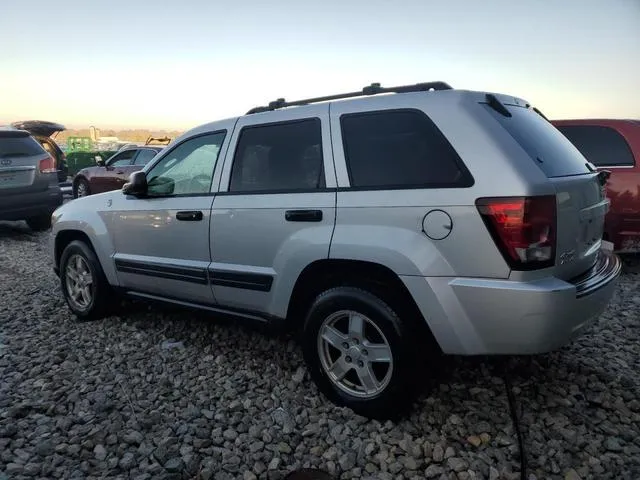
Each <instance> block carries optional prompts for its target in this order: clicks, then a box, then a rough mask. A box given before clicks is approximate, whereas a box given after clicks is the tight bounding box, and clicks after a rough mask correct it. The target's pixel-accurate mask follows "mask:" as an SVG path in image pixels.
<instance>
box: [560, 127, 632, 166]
mask: <svg viewBox="0 0 640 480" xmlns="http://www.w3.org/2000/svg"><path fill="white" fill-rule="evenodd" d="M557 128H558V130H560V131H561V132H562V133H563V134H564V136H565V137H567V138H568V139H569V140H570V141H571V143H573V144H574V145H575V146H576V147H577V148H578V150H580V153H582V155H584V156H585V157H586V159H587V160H589V161H590V162H591V163H593V164H594V165H596V166H598V167H606V166H610V165H634V163H635V162H634V159H633V153H631V149H630V148H629V145H628V144H627V141H626V140H625V139H624V137H623V136H622V135H620V134H619V133H618V132H617V131H615V130H614V129H613V128H609V127H603V126H600V125H561V126H558V127H557Z"/></svg>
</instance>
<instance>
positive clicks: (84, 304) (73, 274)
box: [60, 240, 111, 320]
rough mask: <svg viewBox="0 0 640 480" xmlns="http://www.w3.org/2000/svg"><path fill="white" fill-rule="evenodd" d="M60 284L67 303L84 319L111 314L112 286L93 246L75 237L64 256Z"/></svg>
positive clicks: (61, 262) (61, 260)
mask: <svg viewBox="0 0 640 480" xmlns="http://www.w3.org/2000/svg"><path fill="white" fill-rule="evenodd" d="M60 286H61V288H62V294H63V296H64V299H65V301H66V302H67V305H68V306H69V308H70V309H71V311H72V312H73V313H74V314H75V315H76V316H77V317H78V318H80V319H83V320H93V319H97V318H102V317H104V316H106V315H107V314H108V308H107V307H108V300H109V297H110V295H111V288H110V286H109V283H108V281H107V279H106V277H105V275H104V272H103V270H102V266H101V265H100V262H99V260H98V257H96V254H95V253H94V252H93V250H92V249H91V248H90V247H89V246H88V245H87V244H86V243H84V242H82V241H79V240H75V241H73V242H71V243H70V244H69V245H67V247H66V248H65V249H64V251H63V252H62V255H61V257H60Z"/></svg>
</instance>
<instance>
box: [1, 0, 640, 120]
mask: <svg viewBox="0 0 640 480" xmlns="http://www.w3.org/2000/svg"><path fill="white" fill-rule="evenodd" d="M0 3H2V5H0V45H2V47H1V48H0V123H7V122H11V121H15V120H27V119H41V120H50V121H56V122H60V123H63V124H64V125H66V126H67V127H70V128H78V127H88V126H89V125H94V126H96V127H98V128H102V129H105V128H136V127H137V128H152V129H160V128H162V129H180V130H184V129H188V128H192V127H195V126H197V125H199V124H202V123H206V122H210V121H214V120H217V119H221V118H228V117H232V116H236V115H242V114H244V113H245V112H246V111H247V110H249V109H250V108H252V107H254V106H257V105H264V104H266V103H268V102H269V101H271V100H275V99H276V98H279V97H284V98H286V99H287V100H295V99H300V98H308V97H315V96H320V95H330V94H334V93H341V92H348V91H354V90H359V89H361V88H362V87H364V86H365V85H369V84H371V83H372V82H379V83H381V84H382V85H383V86H395V85H406V84H413V83H418V82H424V81H434V80H443V81H446V82H448V83H449V84H451V85H452V86H453V87H454V88H462V89H470V90H482V91H492V92H500V93H507V94H511V95H515V96H518V97H522V98H525V99H526V100H527V101H529V102H531V103H532V104H533V105H535V106H537V107H538V108H540V110H542V111H543V112H544V113H545V115H547V117H550V118H587V117H607V118H640V0H606V1H605V0H535V1H534V0H528V1H526V0H518V1H511V0H509V1H507V0H484V1H477V0H449V1H447V2H443V1H436V0H387V1H382V0H366V1H361V0H316V1H309V0H245V1H242V0H238V1H236V2H230V1H225V2H221V1H219V0H181V1H175V0H173V1H165V0H155V1H154V2H153V3H151V2H147V1H144V0H127V1H124V0H108V1H104V0H82V1H79V0H56V1H55V2H52V1H51V0H47V1H44V0H29V1H24V2H11V1H9V0H0Z"/></svg>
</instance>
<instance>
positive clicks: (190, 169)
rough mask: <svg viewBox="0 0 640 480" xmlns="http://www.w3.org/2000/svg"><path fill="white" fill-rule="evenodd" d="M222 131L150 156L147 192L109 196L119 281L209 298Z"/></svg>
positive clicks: (173, 295) (180, 296)
mask: <svg viewBox="0 0 640 480" xmlns="http://www.w3.org/2000/svg"><path fill="white" fill-rule="evenodd" d="M225 137H226V132H225V131H219V132H214V133H208V134H205V135H199V136H196V137H191V138H188V139H186V140H184V141H183V142H181V143H178V144H177V145H176V146H174V147H173V148H172V149H171V150H169V151H167V152H165V153H163V155H162V156H161V157H160V158H158V159H157V160H156V161H154V164H153V165H152V166H151V167H150V169H149V170H148V171H147V173H146V176H147V182H148V185H149V189H148V196H147V197H145V198H136V197H133V196H127V195H119V196H117V197H114V200H113V205H112V209H111V214H110V217H111V228H110V230H111V231H112V232H113V235H114V243H115V254H114V256H113V258H114V262H115V267H116V271H117V275H118V280H119V283H120V285H121V286H123V287H125V288H126V289H128V290H133V291H136V292H139V293H148V294H152V295H156V296H162V297H165V298H167V299H174V300H182V301H189V302H195V303H201V304H213V303H215V302H214V297H213V293H212V291H211V287H210V285H209V282H208V278H207V267H208V266H209V263H210V261H211V255H210V253H209V228H210V226H209V224H210V220H211V215H210V214H211V204H212V202H213V194H212V192H211V185H212V178H213V173H214V169H215V166H216V162H217V160H218V155H219V152H220V149H221V147H222V145H223V142H224V140H225Z"/></svg>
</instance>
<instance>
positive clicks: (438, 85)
mask: <svg viewBox="0 0 640 480" xmlns="http://www.w3.org/2000/svg"><path fill="white" fill-rule="evenodd" d="M452 89H453V87H452V86H451V85H449V84H448V83H445V82H426V83H416V84H415V85H401V86H398V87H381V86H380V84H379V83H372V84H371V85H369V86H368V87H364V88H363V89H362V90H361V91H359V92H350V93H339V94H337V95H328V96H326V97H316V98H308V99H305V100H296V101H293V102H287V101H285V99H284V98H279V99H277V100H274V101H273V102H269V105H267V106H264V107H255V108H252V109H251V110H249V111H248V112H247V113H246V115H251V114H253V113H261V112H269V111H272V110H277V109H279V108H285V107H296V106H300V105H308V104H310V103H318V102H326V101H328V100H341V99H343V98H354V97H365V96H369V95H378V94H380V93H408V92H427V91H429V90H452Z"/></svg>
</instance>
